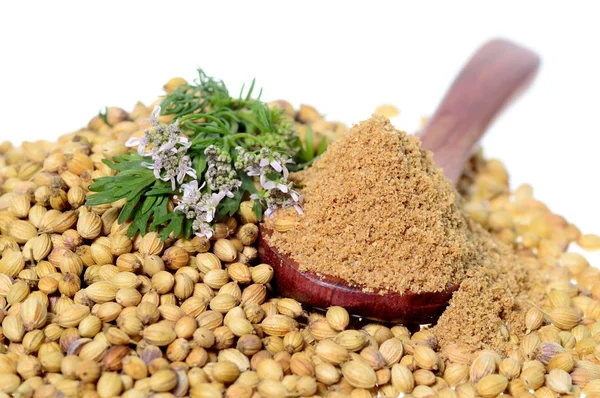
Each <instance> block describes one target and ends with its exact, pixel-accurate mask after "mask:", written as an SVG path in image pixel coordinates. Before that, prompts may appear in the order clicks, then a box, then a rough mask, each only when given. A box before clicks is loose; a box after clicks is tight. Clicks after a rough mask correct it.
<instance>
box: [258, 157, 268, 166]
mask: <svg viewBox="0 0 600 398" xmlns="http://www.w3.org/2000/svg"><path fill="white" fill-rule="evenodd" d="M268 164H269V159H264V158H263V159H261V160H260V163H259V164H258V165H259V166H260V167H265V166H266V165H268Z"/></svg>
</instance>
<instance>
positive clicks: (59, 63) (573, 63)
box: [0, 1, 600, 232]
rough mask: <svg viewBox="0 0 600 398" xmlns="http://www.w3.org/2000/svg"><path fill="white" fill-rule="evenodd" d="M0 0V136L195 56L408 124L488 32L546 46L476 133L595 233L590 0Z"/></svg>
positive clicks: (91, 108) (211, 66)
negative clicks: (526, 86) (391, 108)
mask: <svg viewBox="0 0 600 398" xmlns="http://www.w3.org/2000/svg"><path fill="white" fill-rule="evenodd" d="M413 3H415V4H413ZM416 3H417V2H411V3H410V4H408V2H407V3H400V2H391V1H390V2H376V1H369V2H356V3H352V2H331V1H328V2H326V1H292V2H216V1H215V2H197V3H191V2H190V3H184V2H176V1H171V2H152V1H143V2H141V1H120V2H117V1H102V2H99V1H89V2H60V3H58V4H60V5H56V4H57V3H55V2H45V1H44V2H42V1H39V2H16V1H11V2H8V1H5V2H1V3H0V37H1V39H0V49H1V52H0V54H1V55H0V57H1V62H0V87H1V88H2V95H1V96H0V117H1V120H2V125H1V126H2V127H0V138H2V139H4V140H5V139H9V140H12V141H13V142H20V141H22V140H34V139H39V138H45V139H49V140H51V139H53V138H54V137H57V136H58V135H59V134H61V133H64V132H68V131H70V130H74V129H76V128H78V127H80V126H83V125H84V124H85V123H87V121H88V120H89V118H90V117H91V116H93V115H94V114H95V113H96V112H97V111H98V109H99V108H101V107H103V106H104V105H117V106H122V107H124V108H126V109H130V108H131V107H132V106H133V104H134V103H135V102H136V101H137V100H142V101H144V102H146V103H147V102H150V101H151V100H153V99H154V98H155V97H156V96H157V95H159V94H160V93H161V87H162V84H163V83H164V82H165V81H166V80H168V79H169V78H170V77H172V76H176V75H181V76H183V77H186V78H189V79H191V78H193V77H194V75H195V68H196V67H197V66H201V67H203V68H204V69H205V71H206V72H207V73H208V74H209V75H213V76H217V77H220V78H222V79H223V80H224V81H225V82H227V83H228V85H229V86H230V88H231V89H232V90H231V91H232V92H235V93H237V90H238V89H239V87H240V85H241V83H242V82H244V81H250V80H251V79H252V78H253V77H256V78H257V82H258V85H259V86H261V87H264V95H263V98H264V99H267V100H270V99H276V98H285V99H288V100H290V101H291V102H292V103H293V104H295V105H298V104H300V103H309V104H312V105H315V106H316V107H317V108H318V109H319V110H320V111H321V112H323V113H325V114H326V115H327V117H328V118H331V119H339V120H342V121H344V122H346V123H353V122H357V121H359V120H361V119H364V118H367V117H368V116H369V115H370V113H371V112H372V111H373V110H374V109H375V107H376V106H377V105H378V104H380V103H393V104H395V105H396V106H398V107H399V108H400V109H401V112H402V114H401V116H400V117H399V118H397V119H396V120H395V124H396V125H397V126H398V127H399V128H401V129H405V130H407V131H414V130H415V128H416V127H417V126H418V124H419V117H420V116H423V115H427V114H431V113H432V112H433V110H434V109H435V107H436V105H437V103H438V102H439V100H440V99H441V97H442V95H443V94H444V91H445V90H446V88H447V87H448V86H449V84H450V83H451V81H452V79H453V78H454V76H455V75H456V73H457V72H458V70H459V68H460V67H461V66H462V64H463V63H464V62H465V61H466V59H467V58H468V57H469V56H470V55H471V53H472V52H473V51H474V50H475V49H476V48H477V47H478V46H479V45H480V44H481V43H483V42H484V41H485V40H487V39H489V38H492V37H506V38H509V39H513V40H515V41H517V42H520V43H521V44H523V45H526V46H528V47H530V48H532V49H534V50H536V51H537V52H538V53H539V54H540V55H541V56H542V59H543V65H542V69H541V72H540V74H539V76H538V79H537V81H536V82H535V84H534V86H533V87H532V88H531V89H530V91H529V92H528V93H527V94H526V96H524V97H523V98H522V99H521V100H520V101H518V102H517V103H516V104H514V105H513V107H511V108H510V109H509V110H508V111H507V112H505V113H504V114H503V115H502V117H501V118H500V119H499V120H497V122H496V123H495V124H494V126H493V127H492V128H491V129H490V131H489V134H488V136H487V138H486V139H485V142H484V146H485V149H486V152H487V154H488V155H490V156H494V157H498V158H500V159H502V160H503V161H504V162H505V163H506V165H507V166H508V168H509V171H510V174H511V177H512V181H513V183H514V184H518V183H521V182H530V183H532V184H533V186H534V188H535V193H536V195H537V196H538V197H539V198H540V199H542V200H544V201H545V202H546V203H548V204H549V205H550V207H551V208H552V210H554V211H556V212H558V213H560V214H562V215H565V216H566V217H567V218H568V219H569V220H571V221H573V222H575V223H576V224H577V225H579V226H580V228H581V229H582V230H583V231H585V232H594V231H595V232H600V212H598V200H597V197H596V192H597V185H598V172H599V166H598V161H597V158H598V144H599V142H600V139H599V138H598V137H599V133H600V131H599V130H600V127H599V126H600V124H599V123H598V120H597V115H598V111H599V107H600V100H599V94H598V93H599V92H600V73H599V71H600V58H599V56H598V50H599V49H600V24H598V21H597V15H598V7H597V6H596V5H595V3H594V2H592V1H590V2H568V3H567V2H560V3H558V2H535V1H528V2H523V1H519V2H511V1H503V2H493V3H492V2H419V3H418V4H416Z"/></svg>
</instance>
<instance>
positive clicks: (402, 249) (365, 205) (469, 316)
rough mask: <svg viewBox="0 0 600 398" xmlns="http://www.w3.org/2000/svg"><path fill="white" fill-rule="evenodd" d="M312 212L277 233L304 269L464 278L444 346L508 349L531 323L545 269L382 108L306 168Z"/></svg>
mask: <svg viewBox="0 0 600 398" xmlns="http://www.w3.org/2000/svg"><path fill="white" fill-rule="evenodd" d="M296 177H297V178H298V182H299V183H300V184H302V186H303V188H302V194H303V195H304V204H303V208H304V215H302V216H298V215H294V214H293V212H291V211H282V212H279V213H278V214H277V215H276V218H275V220H270V221H268V222H267V227H269V224H271V223H275V222H277V221H276V220H277V218H279V217H296V218H297V220H296V226H295V227H294V228H292V229H290V230H288V231H287V232H277V231H274V233H273V234H272V236H271V237H270V238H269V239H270V241H269V243H270V244H271V245H273V246H275V247H278V248H279V249H280V250H281V251H282V252H284V253H285V254H287V255H288V256H290V257H291V258H292V259H294V260H295V261H296V262H298V264H299V267H300V270H301V271H312V272H315V273H318V274H320V275H332V276H337V277H340V278H342V279H344V280H346V281H347V282H348V283H349V284H351V285H357V286H362V287H363V289H365V290H370V291H379V292H381V293H382V294H384V293H385V292H387V291H390V292H399V293H402V292H406V291H411V292H423V291H427V292H433V291H440V290H442V289H444V288H445V287H447V286H448V285H451V284H460V288H459V290H458V291H457V292H456V293H455V294H454V298H453V299H452V301H451V303H450V306H449V308H448V309H447V310H446V311H445V313H444V314H443V315H442V317H441V318H440V321H439V323H438V325H437V326H436V328H435V332H436V335H437V337H438V340H439V342H440V345H441V346H446V345H451V344H452V345H454V344H457V345H460V346H462V347H468V349H469V350H473V349H476V348H483V347H490V346H493V347H495V348H498V349H501V350H502V349H503V346H504V345H505V342H506V336H507V333H509V332H510V333H511V334H517V335H518V334H521V333H523V332H524V331H525V327H524V323H523V316H522V314H523V310H524V309H523V307H522V303H523V302H525V301H528V300H530V299H532V300H533V301H536V300H535V299H534V298H532V297H529V296H527V292H528V290H529V288H530V285H531V284H530V281H531V280H535V279H536V278H538V276H537V273H536V272H537V271H536V270H535V269H527V268H526V267H524V266H523V265H522V264H521V263H519V262H518V261H517V258H516V256H515V254H514V252H513V251H512V249H510V248H509V247H508V246H507V245H505V244H504V243H502V242H499V241H497V240H495V239H494V238H492V237H491V235H490V234H489V233H488V232H487V231H486V230H484V229H483V228H482V227H481V226H480V225H479V224H477V223H476V222H474V221H472V220H471V219H470V218H469V217H467V216H466V215H465V213H464V212H463V210H462V207H461V203H460V200H461V199H460V196H459V195H458V193H456V191H455V189H454V188H453V187H452V185H451V184H450V182H449V181H448V180H447V179H446V178H444V176H443V174H442V171H441V170H440V169H436V168H435V165H434V164H433V161H432V158H431V153H430V152H428V151H426V150H424V149H421V147H420V141H419V140H418V139H417V138H416V137H414V136H409V135H407V134H406V133H404V132H401V131H397V130H396V129H394V127H393V126H392V125H391V124H390V122H389V120H387V119H385V118H383V117H380V116H374V117H373V118H371V119H369V120H367V121H365V122H362V123H360V124H359V125H356V126H354V127H353V128H352V129H351V130H350V132H349V133H348V134H347V135H346V136H344V137H343V138H341V139H340V140H339V141H337V142H335V143H333V144H331V145H330V147H329V149H328V150H327V152H326V153H325V154H324V155H323V156H322V157H321V158H319V159H318V160H317V161H316V162H315V164H314V165H313V167H312V168H311V169H309V170H307V171H305V172H301V173H298V174H297V176H296Z"/></svg>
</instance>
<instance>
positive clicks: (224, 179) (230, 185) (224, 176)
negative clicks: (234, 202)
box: [204, 145, 242, 198]
mask: <svg viewBox="0 0 600 398" xmlns="http://www.w3.org/2000/svg"><path fill="white" fill-rule="evenodd" d="M204 155H205V156H206V162H207V165H208V170H207V171H206V175H205V178H206V181H207V183H208V187H209V188H210V189H211V190H212V191H219V192H222V193H224V194H225V195H227V196H228V197H230V198H233V192H234V191H236V190H237V189H238V188H239V187H241V186H242V181H240V180H239V179H238V178H237V176H238V175H237V172H236V171H235V170H234V169H233V167H231V160H232V159H231V155H229V153H228V152H227V151H225V150H223V149H221V148H217V147H216V146H214V145H210V146H209V147H208V148H206V150H204Z"/></svg>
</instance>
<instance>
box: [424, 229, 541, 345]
mask: <svg viewBox="0 0 600 398" xmlns="http://www.w3.org/2000/svg"><path fill="white" fill-rule="evenodd" d="M486 235H487V232H486ZM486 239H487V241H488V243H489V244H490V245H489V246H488V248H489V249H490V250H486V258H485V261H484V262H483V264H482V267H480V268H478V269H472V270H470V271H469V275H468V276H467V278H466V279H465V280H464V281H463V282H462V283H461V285H460V288H459V289H458V290H457V291H456V292H455V293H454V295H453V297H452V300H450V304H449V306H448V308H447V309H446V310H445V311H444V313H443V314H442V316H441V317H440V319H439V320H438V323H437V325H436V326H435V328H434V332H435V334H436V336H437V337H438V340H439V343H440V345H441V346H442V347H445V346H447V345H458V346H460V347H461V348H462V349H463V350H466V351H476V350H478V349H485V348H494V349H496V350H499V351H505V352H506V351H508V350H509V349H510V348H512V345H513V344H514V342H511V337H510V336H511V335H514V336H520V335H522V334H523V333H525V331H526V330H525V329H526V328H525V320H524V314H525V311H526V310H527V309H528V308H529V304H528V303H529V302H538V301H539V299H540V297H541V295H540V293H541V292H539V291H536V290H534V289H532V287H533V286H534V285H536V284H537V285H539V284H540V279H541V278H542V273H541V272H539V270H538V269H536V268H535V267H531V266H528V265H527V264H524V263H522V262H521V261H519V259H518V258H517V257H516V255H515V254H514V252H513V251H512V249H511V248H510V247H508V246H506V245H505V244H503V243H501V242H499V241H497V240H495V239H493V238H491V237H490V236H487V237H486ZM492 246H495V247H492Z"/></svg>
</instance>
